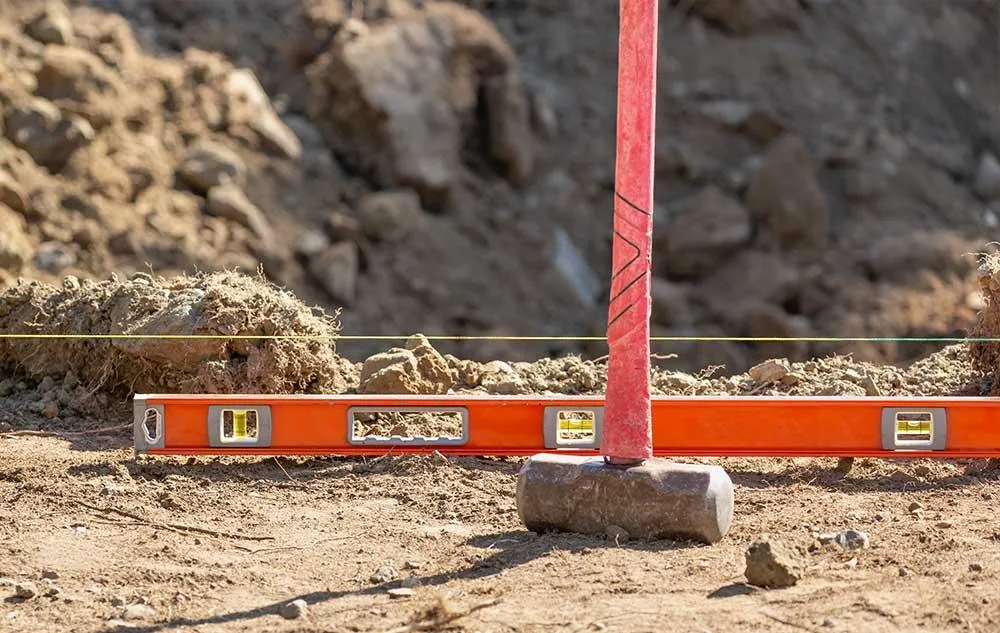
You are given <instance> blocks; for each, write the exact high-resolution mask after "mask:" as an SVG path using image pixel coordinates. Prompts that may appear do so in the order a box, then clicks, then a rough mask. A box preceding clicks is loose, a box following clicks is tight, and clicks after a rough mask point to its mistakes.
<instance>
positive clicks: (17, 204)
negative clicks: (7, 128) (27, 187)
mask: <svg viewBox="0 0 1000 633" xmlns="http://www.w3.org/2000/svg"><path fill="white" fill-rule="evenodd" d="M0 133H2V131H0ZM26 199H27V198H26V194H25V191H24V187H22V186H21V185H20V184H18V182H17V181H16V180H14V177H13V176H11V175H10V174H8V173H7V172H6V171H5V170H3V169H0V204H5V205H7V206H8V207H10V208H11V209H12V210H13V211H14V212H16V213H18V214H20V215H24V212H25V211H26V210H27V208H28V207H27V203H26V202H25V201H26Z"/></svg>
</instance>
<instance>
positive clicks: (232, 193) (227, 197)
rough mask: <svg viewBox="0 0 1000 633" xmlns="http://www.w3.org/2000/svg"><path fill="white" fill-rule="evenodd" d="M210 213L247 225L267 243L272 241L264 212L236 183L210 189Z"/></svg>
mask: <svg viewBox="0 0 1000 633" xmlns="http://www.w3.org/2000/svg"><path fill="white" fill-rule="evenodd" d="M205 210H206V211H208V213H210V214H212V215H214V216H216V217H219V218H225V219H226V220H232V221H233V222H236V223H238V224H241V225H243V226H245V227H246V228H248V229H250V231H251V232H252V233H253V234H254V235H256V236H257V237H258V238H260V239H261V240H262V241H264V242H265V243H270V242H271V238H272V235H273V231H272V230H271V225H270V224H268V222H267V218H266V217H265V216H264V212H263V211H261V210H260V209H258V208H257V206H256V205H255V204H254V203H253V202H250V199H249V198H247V195H246V194H245V193H243V190H242V189H241V188H240V187H238V186H237V185H234V184H221V185H218V186H215V187H212V188H211V189H209V191H208V204H207V205H206V206H205Z"/></svg>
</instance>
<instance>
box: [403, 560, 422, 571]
mask: <svg viewBox="0 0 1000 633" xmlns="http://www.w3.org/2000/svg"><path fill="white" fill-rule="evenodd" d="M423 566H424V564H423V563H421V562H419V561H415V560H408V561H406V562H405V563H403V569H420V568H421V567H423Z"/></svg>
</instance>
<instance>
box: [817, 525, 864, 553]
mask: <svg viewBox="0 0 1000 633" xmlns="http://www.w3.org/2000/svg"><path fill="white" fill-rule="evenodd" d="M817 538H818V539H819V542H820V543H822V544H823V545H828V544H833V545H836V546H838V547H840V548H841V549H843V550H846V551H849V552H852V551H856V550H860V549H867V548H868V546H869V544H870V543H871V538H870V537H869V536H868V533H867V532H859V531H857V530H844V531H843V532H834V533H831V534H820V535H819V536H818V537H817Z"/></svg>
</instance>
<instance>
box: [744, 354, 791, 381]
mask: <svg viewBox="0 0 1000 633" xmlns="http://www.w3.org/2000/svg"><path fill="white" fill-rule="evenodd" d="M790 371H791V367H790V366H789V364H788V361H787V360H786V359H784V358H781V359H771V360H766V361H764V362H763V363H759V364H757V365H754V366H753V367H751V368H750V371H749V372H748V373H749V375H750V378H752V379H753V380H754V381H755V382H757V383H759V384H769V383H773V382H778V381H779V380H782V379H783V378H784V377H785V376H787V375H788V373H789V372H790Z"/></svg>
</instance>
